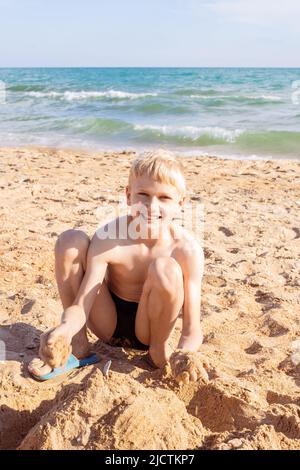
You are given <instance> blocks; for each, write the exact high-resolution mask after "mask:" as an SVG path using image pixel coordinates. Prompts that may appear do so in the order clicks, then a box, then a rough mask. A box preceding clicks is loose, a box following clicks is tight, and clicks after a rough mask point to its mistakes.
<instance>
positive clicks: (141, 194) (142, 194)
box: [138, 193, 147, 196]
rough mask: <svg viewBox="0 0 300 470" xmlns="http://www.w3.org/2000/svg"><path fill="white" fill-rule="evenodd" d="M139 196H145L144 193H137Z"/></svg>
mask: <svg viewBox="0 0 300 470" xmlns="http://www.w3.org/2000/svg"><path fill="white" fill-rule="evenodd" d="M138 194H139V195H140V196H147V194H146V193H138Z"/></svg>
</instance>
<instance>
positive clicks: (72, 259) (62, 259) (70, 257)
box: [30, 229, 117, 375]
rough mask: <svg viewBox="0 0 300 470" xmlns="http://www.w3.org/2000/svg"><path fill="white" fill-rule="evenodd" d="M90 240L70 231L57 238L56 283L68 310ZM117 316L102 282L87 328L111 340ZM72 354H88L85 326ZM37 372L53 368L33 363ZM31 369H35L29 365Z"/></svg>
mask: <svg viewBox="0 0 300 470" xmlns="http://www.w3.org/2000/svg"><path fill="white" fill-rule="evenodd" d="M89 244H90V240H89V237H88V236H87V235H86V233H84V232H83V231H81V230H73V229H71V230H67V231H65V232H63V233H62V234H61V235H60V236H59V237H58V239H57V242H56V245H55V274H56V282H57V287H58V291H59V295H60V298H61V302H62V305H63V309H64V310H65V309H66V308H67V307H69V306H71V305H72V304H73V302H74V299H75V297H76V295H77V292H78V290H79V287H80V284H81V281H82V278H83V276H84V273H85V270H86V258H87V251H88V247H89ZM116 323H117V313H116V309H115V304H114V301H113V300H112V298H111V295H110V293H109V290H108V288H107V286H106V283H105V282H103V284H102V286H101V288H100V290H99V292H98V294H97V297H96V300H95V302H94V304H93V307H92V309H91V312H90V315H89V321H88V327H89V328H90V329H91V330H92V332H93V333H94V334H96V335H97V336H98V338H100V339H103V340H104V341H108V340H109V339H110V338H111V336H112V335H113V333H114V330H115V328H116ZM72 352H73V354H74V355H75V356H76V357H77V358H83V357H85V356H87V355H88V354H89V343H88V339H87V333H86V326H84V327H83V328H82V330H81V331H79V333H77V335H75V336H74V338H73V340H72ZM32 366H34V371H33V372H34V373H36V374H38V375H44V374H47V373H48V372H50V371H51V367H50V366H48V365H47V364H46V365H45V364H44V362H43V361H41V360H40V361H38V360H35V359H34V360H33V364H32ZM30 369H31V370H32V369H33V367H31V365H30Z"/></svg>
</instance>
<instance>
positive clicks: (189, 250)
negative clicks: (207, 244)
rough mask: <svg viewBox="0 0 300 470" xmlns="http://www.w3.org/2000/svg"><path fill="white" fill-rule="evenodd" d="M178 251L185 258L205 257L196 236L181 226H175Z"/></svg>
mask: <svg viewBox="0 0 300 470" xmlns="http://www.w3.org/2000/svg"><path fill="white" fill-rule="evenodd" d="M174 235H175V239H176V251H177V252H179V253H181V255H182V256H185V257H188V258H190V257H196V258H199V257H203V256H204V252H203V248H202V245H201V243H200V241H199V240H198V239H197V237H196V235H195V234H194V233H192V232H190V231H189V230H187V229H185V228H184V227H182V226H180V225H176V226H174Z"/></svg>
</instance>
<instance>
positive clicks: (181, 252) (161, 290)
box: [29, 150, 207, 382]
mask: <svg viewBox="0 0 300 470" xmlns="http://www.w3.org/2000/svg"><path fill="white" fill-rule="evenodd" d="M185 192H186V186H185V180H184V176H183V172H182V166H181V163H180V162H179V160H177V159H176V158H175V157H174V156H173V154H171V153H169V152H166V151H162V150H160V151H156V152H148V153H146V154H144V155H142V156H139V157H138V158H136V159H135V160H134V161H133V163H132V167H131V170H130V174H129V181H128V186H127V187H126V198H127V204H128V206H130V207H131V213H130V214H128V215H126V216H124V217H118V218H116V219H114V220H112V221H110V222H109V223H107V224H106V225H105V226H102V227H101V228H100V229H99V230H97V231H96V233H95V235H94V236H93V238H92V240H91V241H90V240H89V238H88V236H87V235H86V234H85V233H84V232H82V231H80V230H67V231H66V232H63V233H62V234H61V235H60V236H59V238H58V240H57V243H56V246H55V270H56V279H57V285H58V290H59V294H60V297H61V301H62V304H63V308H64V312H63V315H62V319H61V324H60V325H59V326H57V327H56V328H55V329H54V330H51V331H50V332H48V333H46V334H45V335H42V339H41V348H40V353H41V357H42V358H43V359H44V362H43V361H42V360H40V359H34V360H33V361H32V362H31V363H30V364H29V371H30V373H31V374H32V375H34V376H35V377H36V378H40V379H43V378H45V377H46V378H51V376H52V375H51V374H53V371H52V368H51V366H50V365H49V363H50V364H51V361H50V360H49V358H50V359H51V347H52V346H53V345H54V343H55V342H56V341H57V339H58V338H64V339H65V342H66V343H67V344H68V345H70V344H72V350H73V354H74V356H75V359H76V358H77V359H80V358H88V355H89V345H88V340H87V335H86V327H89V328H90V329H91V331H92V332H93V333H94V334H95V335H96V336H97V337H98V338H100V339H101V340H103V341H105V342H109V341H110V340H111V339H112V338H126V339H127V340H129V342H130V344H131V346H133V347H134V348H138V349H142V350H148V360H149V361H151V364H152V365H153V366H154V367H163V366H164V365H165V364H166V363H167V361H169V360H170V362H171V366H172V368H173V372H174V374H175V376H177V377H179V376H180V377H181V378H183V379H184V381H186V382H189V381H190V380H192V381H194V380H197V379H198V378H199V376H200V377H202V378H205V379H207V374H206V373H205V370H204V369H203V362H202V360H200V362H199V357H200V356H199V354H198V355H197V354H195V352H196V351H198V348H199V347H200V345H201V344H202V339H203V336H202V331H201V325H200V301H201V280H202V275H203V267H204V256H203V250H202V248H201V246H200V245H199V244H198V242H197V241H196V240H195V239H194V238H193V237H192V235H191V234H189V233H188V232H187V231H186V230H185V229H184V228H183V227H180V226H179V225H176V224H175V223H174V221H173V218H174V217H175V216H176V214H177V213H178V211H179V210H180V209H181V208H182V205H183V203H184V200H185ZM112 234H113V236H109V235H112ZM181 309H182V312H183V327H182V332H181V337H180V340H179V344H178V349H177V350H176V351H175V352H174V353H173V354H171V353H172V352H171V351H170V349H169V346H168V338H169V336H170V334H171V332H172V330H173V328H174V326H175V322H176V319H177V318H178V315H179V314H180V312H181ZM49 351H50V352H49ZM191 353H194V354H191ZM74 356H73V357H74ZM171 356H172V357H171ZM170 358H171V359H170ZM52 359H53V358H52ZM77 359H76V360H77ZM86 360H87V363H88V359H86ZM197 361H198V364H197ZM91 362H93V361H91ZM57 370H58V369H57ZM54 371H55V369H54ZM182 374H183V375H182Z"/></svg>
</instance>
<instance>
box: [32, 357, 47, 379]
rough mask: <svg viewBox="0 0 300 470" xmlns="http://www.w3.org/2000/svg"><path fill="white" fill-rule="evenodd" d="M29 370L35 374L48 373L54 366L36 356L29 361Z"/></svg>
mask: <svg viewBox="0 0 300 470" xmlns="http://www.w3.org/2000/svg"><path fill="white" fill-rule="evenodd" d="M28 370H29V372H31V373H32V374H34V375H46V374H49V372H51V371H52V368H51V367H50V366H49V365H48V364H45V362H44V361H42V360H41V359H39V358H35V359H33V360H32V361H31V362H30V363H29V365H28Z"/></svg>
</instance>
